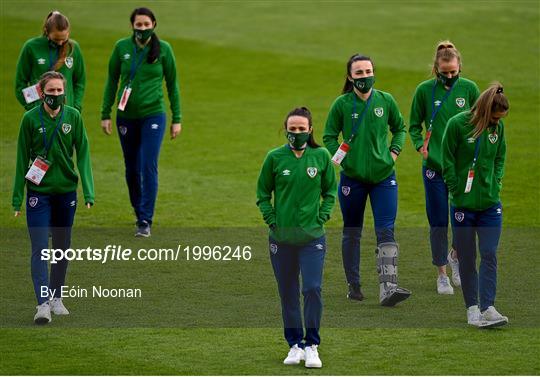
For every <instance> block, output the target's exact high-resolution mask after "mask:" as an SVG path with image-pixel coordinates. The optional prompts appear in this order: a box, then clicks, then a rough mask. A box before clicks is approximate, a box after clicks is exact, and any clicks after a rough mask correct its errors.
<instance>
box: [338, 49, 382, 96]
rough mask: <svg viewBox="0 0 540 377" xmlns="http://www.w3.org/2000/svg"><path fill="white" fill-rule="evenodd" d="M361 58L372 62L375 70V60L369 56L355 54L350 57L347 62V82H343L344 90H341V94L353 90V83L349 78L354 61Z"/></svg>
mask: <svg viewBox="0 0 540 377" xmlns="http://www.w3.org/2000/svg"><path fill="white" fill-rule="evenodd" d="M361 60H366V61H368V62H370V63H371V66H372V67H373V72H375V64H373V60H371V58H370V57H369V56H365V55H362V54H354V55H353V56H351V57H350V58H349V61H348V62H347V71H346V74H345V83H344V84H343V90H342V91H341V94H345V93H349V92H352V91H353V88H354V86H353V83H352V82H351V81H350V80H349V77H351V67H352V65H353V63H354V62H358V61H361Z"/></svg>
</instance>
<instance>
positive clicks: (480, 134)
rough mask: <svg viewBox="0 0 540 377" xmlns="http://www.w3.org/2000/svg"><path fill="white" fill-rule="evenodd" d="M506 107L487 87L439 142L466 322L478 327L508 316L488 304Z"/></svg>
mask: <svg viewBox="0 0 540 377" xmlns="http://www.w3.org/2000/svg"><path fill="white" fill-rule="evenodd" d="M509 107H510V106H509V104H508V100H507V98H506V97H505V95H504V93H503V87H502V85H501V84H500V83H493V84H491V85H490V86H489V88H488V89H486V90H485V91H484V92H483V93H482V94H481V95H480V97H479V98H478V100H477V101H476V103H475V105H474V106H473V107H472V108H471V109H470V110H469V111H466V112H462V113H460V114H458V115H455V116H454V117H452V118H451V119H450V120H449V121H448V126H447V128H446V132H445V134H444V137H443V142H442V166H443V177H444V181H445V182H446V185H447V186H448V191H449V192H450V195H451V206H452V208H451V213H452V229H453V233H454V235H455V237H454V239H455V244H456V247H457V250H458V252H459V272H460V276H461V286H462V290H463V298H464V299H465V306H466V307H467V321H468V323H469V324H471V325H475V326H479V327H494V326H502V325H505V324H506V323H508V317H505V316H503V315H501V314H500V313H499V312H498V311H497V310H496V309H495V307H494V303H495V293H496V289H497V247H498V244H499V238H500V236H501V229H502V205H501V201H500V196H499V193H500V190H501V187H502V178H503V175H504V161H505V156H506V141H505V136H504V135H505V132H504V125H503V122H502V118H504V117H505V116H506V115H507V114H508V109H509ZM477 237H478V251H479V253H480V271H479V273H477V271H476V252H477V247H476V245H477V240H476V238H477ZM478 298H480V300H478ZM478 303H479V304H480V305H479V306H478Z"/></svg>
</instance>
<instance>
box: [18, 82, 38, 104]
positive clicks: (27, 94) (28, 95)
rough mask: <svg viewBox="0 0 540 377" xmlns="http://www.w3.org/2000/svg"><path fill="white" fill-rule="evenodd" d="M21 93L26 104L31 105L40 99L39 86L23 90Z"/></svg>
mask: <svg viewBox="0 0 540 377" xmlns="http://www.w3.org/2000/svg"><path fill="white" fill-rule="evenodd" d="M22 92H23V96H24V100H25V101H26V103H32V102H35V101H37V100H39V99H40V98H41V88H40V87H39V84H36V85H32V86H29V87H27V88H24V89H23V90H22Z"/></svg>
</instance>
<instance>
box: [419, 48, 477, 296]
mask: <svg viewBox="0 0 540 377" xmlns="http://www.w3.org/2000/svg"><path fill="white" fill-rule="evenodd" d="M431 73H432V75H434V76H435V77H434V78H432V79H429V80H426V81H424V82H422V83H420V85H418V87H417V88H416V91H415V93H414V97H413V101H412V105H411V117H410V126H409V134H410V135H411V139H412V142H413V145H414V147H415V149H416V150H417V151H418V152H419V153H420V154H421V155H422V159H423V163H422V177H423V180H424V189H425V196H426V213H427V218H428V221H429V225H430V232H429V239H430V244H431V257H432V263H433V265H434V266H436V267H437V274H438V276H437V292H438V293H439V294H454V288H452V285H451V284H450V279H449V278H448V276H447V274H446V265H447V264H448V265H450V268H451V270H452V282H453V283H454V285H455V286H456V287H459V286H460V285H461V281H460V278H459V265H458V264H459V262H458V259H457V252H456V247H455V245H454V242H452V247H451V249H450V250H448V212H449V211H448V189H447V187H446V185H445V184H444V180H443V177H442V161H441V160H442V158H441V154H442V152H441V144H442V138H443V134H444V130H445V129H446V124H447V122H448V119H450V118H451V117H453V116H454V115H456V114H458V113H460V112H462V111H465V110H468V109H470V108H471V106H472V105H474V103H475V102H476V99H477V98H478V96H479V94H480V90H479V89H478V86H477V85H476V84H475V83H474V82H473V81H471V80H468V79H466V78H464V77H462V76H460V73H461V55H460V53H459V51H458V50H457V49H456V47H455V46H454V44H453V43H452V42H450V41H442V42H439V44H438V45H437V48H436V51H435V57H434V60H433V67H432V70H431ZM422 123H424V127H425V134H424V135H425V136H422V131H423V128H422ZM447 254H448V255H447Z"/></svg>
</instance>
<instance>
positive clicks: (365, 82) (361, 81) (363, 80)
mask: <svg viewBox="0 0 540 377" xmlns="http://www.w3.org/2000/svg"><path fill="white" fill-rule="evenodd" d="M374 83H375V76H368V77H360V78H358V79H353V85H354V87H355V88H356V89H358V90H359V91H360V92H361V93H367V92H369V90H370V89H371V88H373V84H374Z"/></svg>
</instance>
